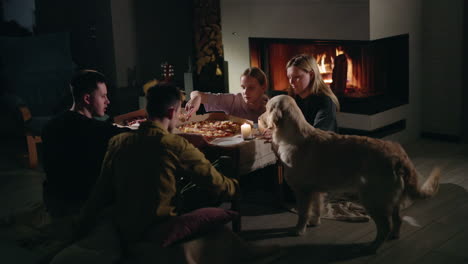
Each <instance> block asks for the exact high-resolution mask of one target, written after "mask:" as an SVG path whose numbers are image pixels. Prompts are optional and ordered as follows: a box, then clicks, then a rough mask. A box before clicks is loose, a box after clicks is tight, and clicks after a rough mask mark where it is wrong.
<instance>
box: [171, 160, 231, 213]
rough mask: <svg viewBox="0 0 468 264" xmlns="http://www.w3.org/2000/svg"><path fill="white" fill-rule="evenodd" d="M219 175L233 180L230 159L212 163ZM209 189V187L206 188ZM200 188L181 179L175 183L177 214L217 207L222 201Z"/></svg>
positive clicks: (210, 192)
mask: <svg viewBox="0 0 468 264" xmlns="http://www.w3.org/2000/svg"><path fill="white" fill-rule="evenodd" d="M212 165H213V167H215V168H216V169H217V170H218V171H219V172H220V173H221V174H223V175H224V176H226V177H229V178H233V177H234V176H235V175H234V173H233V172H234V163H233V160H232V158H231V157H228V156H221V157H220V158H219V159H217V160H216V161H214V162H213V163H212ZM208 188H209V187H208ZM208 188H202V187H200V186H198V185H197V184H195V183H193V181H192V180H191V179H187V178H182V179H179V181H178V182H177V189H178V190H177V191H178V193H179V194H178V198H177V199H178V201H177V203H178V206H177V207H178V212H179V214H183V213H187V212H190V211H193V210H195V209H199V208H203V207H218V206H219V205H221V203H222V201H221V200H220V199H219V197H217V196H216V194H214V193H213V192H212V191H210V189H208Z"/></svg>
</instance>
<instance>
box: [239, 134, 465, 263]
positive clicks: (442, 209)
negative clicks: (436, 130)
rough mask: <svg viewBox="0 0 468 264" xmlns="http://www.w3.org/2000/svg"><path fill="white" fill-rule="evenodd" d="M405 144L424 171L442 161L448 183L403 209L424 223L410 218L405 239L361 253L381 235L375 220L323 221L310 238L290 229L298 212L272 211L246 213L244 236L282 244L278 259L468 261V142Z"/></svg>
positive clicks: (403, 233)
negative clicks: (367, 253) (375, 237)
mask: <svg viewBox="0 0 468 264" xmlns="http://www.w3.org/2000/svg"><path fill="white" fill-rule="evenodd" d="M405 148H406V149H407V151H408V153H409V155H410V157H411V158H412V159H413V161H414V163H415V165H416V167H417V169H418V171H419V172H420V173H421V174H422V175H428V173H429V172H430V170H431V169H432V168H433V167H434V166H436V165H437V166H441V167H442V169H443V176H442V180H441V182H442V185H441V188H440V191H439V193H438V194H437V195H436V196H435V197H433V198H431V199H427V200H420V201H417V202H416V203H414V204H413V205H412V206H410V207H409V208H407V209H405V210H404V211H403V215H407V216H411V217H413V218H415V219H416V221H417V223H418V224H419V226H411V225H409V224H408V223H406V222H404V223H403V226H402V230H401V238H400V239H399V240H394V241H388V242H386V243H385V244H384V246H383V247H382V248H380V250H379V252H378V254H376V255H371V256H363V255H362V253H361V252H362V251H361V249H362V247H363V246H364V245H365V243H367V242H370V241H372V240H373V238H374V236H375V230H376V229H375V226H374V224H373V222H372V221H371V222H368V223H347V222H339V221H333V220H323V221H322V225H321V226H319V227H309V228H308V233H307V234H306V235H305V236H304V237H292V236H291V235H290V233H289V228H290V227H291V226H293V225H294V224H295V221H296V219H297V216H296V215H294V214H292V213H285V212H273V211H272V212H271V213H268V212H267V213H266V214H263V215H255V214H252V216H245V217H243V218H244V220H243V227H244V231H243V233H242V236H243V237H244V238H245V239H247V240H249V241H252V242H253V243H255V244H263V245H273V244H277V245H281V246H282V248H283V256H282V257H280V258H279V259H278V260H276V261H275V262H274V263H343V264H350V263H353V264H358V263H375V264H382V263H425V264H432V263H468V192H467V190H468V173H467V171H468V146H467V145H461V144H452V143H442V142H434V141H428V140H419V141H417V142H415V143H413V144H409V145H407V146H405ZM246 206H248V205H246ZM259 207H260V205H259ZM250 211H255V209H252V208H251V209H250Z"/></svg>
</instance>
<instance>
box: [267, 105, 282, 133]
mask: <svg viewBox="0 0 468 264" xmlns="http://www.w3.org/2000/svg"><path fill="white" fill-rule="evenodd" d="M282 116H283V114H282V112H281V110H280V109H279V108H278V107H273V108H271V109H270V115H269V116H268V119H269V120H268V128H269V129H272V128H275V127H276V126H277V124H278V121H279V120H280V119H281V117H282Z"/></svg>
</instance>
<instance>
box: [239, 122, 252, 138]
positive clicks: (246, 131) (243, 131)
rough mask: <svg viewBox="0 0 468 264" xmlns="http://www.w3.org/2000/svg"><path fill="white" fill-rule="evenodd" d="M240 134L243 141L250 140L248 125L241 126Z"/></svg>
mask: <svg viewBox="0 0 468 264" xmlns="http://www.w3.org/2000/svg"><path fill="white" fill-rule="evenodd" d="M241 134H242V138H243V139H247V138H250V137H251V136H252V128H251V127H250V125H249V124H247V123H244V124H243V125H242V126H241Z"/></svg>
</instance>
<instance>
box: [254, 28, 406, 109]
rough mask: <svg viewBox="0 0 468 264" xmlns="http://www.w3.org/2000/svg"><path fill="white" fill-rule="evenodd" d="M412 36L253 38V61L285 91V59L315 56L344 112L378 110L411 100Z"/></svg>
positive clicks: (276, 87)
mask: <svg viewBox="0 0 468 264" xmlns="http://www.w3.org/2000/svg"><path fill="white" fill-rule="evenodd" d="M408 39H409V38H408V35H399V36H394V37H389V38H384V39H378V40H373V41H355V40H311V39H272V38H250V39H249V46H250V64H251V66H255V67H259V68H261V69H262V70H264V71H265V73H266V74H267V76H268V78H269V81H270V89H271V90H272V91H274V92H278V91H279V92H281V91H286V90H287V88H288V87H289V82H288V79H287V76H286V69H285V67H286V63H287V62H288V60H289V59H290V58H292V57H293V56H295V55H297V54H300V53H306V54H310V55H312V56H313V57H314V58H315V59H316V60H317V63H318V65H319V69H320V73H321V75H322V78H323V79H324V81H325V83H327V84H328V85H330V87H331V88H332V90H333V92H334V93H335V94H336V95H337V97H338V99H339V101H340V104H341V111H342V112H346V113H357V114H367V115H371V114H375V113H379V112H383V111H385V110H388V109H391V108H394V107H397V106H400V105H403V104H407V103H408V97H409V60H408Z"/></svg>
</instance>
